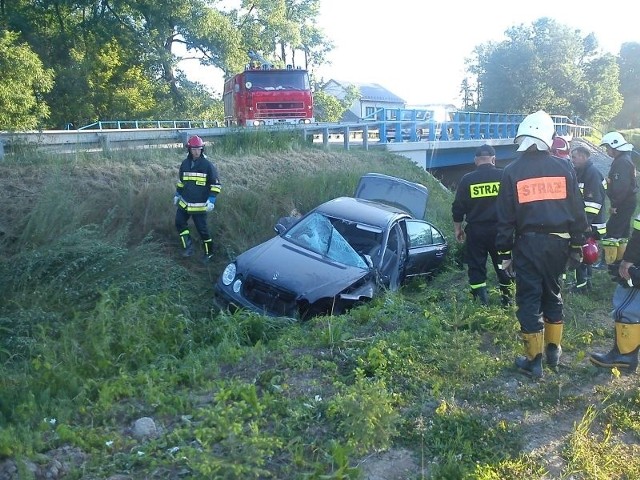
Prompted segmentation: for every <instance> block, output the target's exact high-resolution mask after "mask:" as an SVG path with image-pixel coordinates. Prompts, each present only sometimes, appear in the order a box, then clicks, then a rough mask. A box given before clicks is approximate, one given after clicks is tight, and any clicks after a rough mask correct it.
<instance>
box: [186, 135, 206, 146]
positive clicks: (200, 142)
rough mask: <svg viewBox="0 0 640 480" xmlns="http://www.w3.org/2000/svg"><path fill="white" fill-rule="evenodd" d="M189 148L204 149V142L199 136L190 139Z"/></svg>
mask: <svg viewBox="0 0 640 480" xmlns="http://www.w3.org/2000/svg"><path fill="white" fill-rule="evenodd" d="M187 148H204V140H202V139H201V138H200V137H199V136H198V135H194V136H193V137H189V140H187Z"/></svg>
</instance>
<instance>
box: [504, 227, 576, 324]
mask: <svg viewBox="0 0 640 480" xmlns="http://www.w3.org/2000/svg"><path fill="white" fill-rule="evenodd" d="M568 259H569V240H568V239H565V238H561V237H559V236H557V235H550V234H543V233H533V232H532V233H525V234H522V235H518V236H517V238H516V242H515V246H514V249H513V268H514V270H515V272H516V305H517V306H518V309H517V311H516V316H517V318H518V321H519V322H520V328H521V330H522V332H524V333H536V332H540V331H542V330H543V329H544V319H547V321H548V322H550V323H562V321H563V320H564V314H563V303H562V297H561V295H560V277H561V276H562V274H563V273H564V271H565V266H566V265H567V261H568Z"/></svg>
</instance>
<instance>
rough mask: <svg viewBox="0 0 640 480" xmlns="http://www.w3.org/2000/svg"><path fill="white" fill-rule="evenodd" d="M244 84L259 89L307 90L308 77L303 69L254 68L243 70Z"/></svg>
mask: <svg viewBox="0 0 640 480" xmlns="http://www.w3.org/2000/svg"><path fill="white" fill-rule="evenodd" d="M248 82H251V83H249V85H250V86H249V85H247V83H248ZM245 85H246V86H247V88H251V89H260V90H309V77H308V76H307V72H306V71H304V70H256V71H253V72H245Z"/></svg>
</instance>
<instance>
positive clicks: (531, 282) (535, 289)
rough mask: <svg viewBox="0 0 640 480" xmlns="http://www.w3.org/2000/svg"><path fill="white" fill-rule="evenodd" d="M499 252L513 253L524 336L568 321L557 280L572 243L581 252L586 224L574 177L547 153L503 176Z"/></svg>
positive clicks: (529, 156)
mask: <svg viewBox="0 0 640 480" xmlns="http://www.w3.org/2000/svg"><path fill="white" fill-rule="evenodd" d="M496 207H497V215H498V223H497V228H498V233H497V237H496V247H497V249H498V251H500V252H503V253H507V252H508V253H510V252H511V251H513V267H514V270H515V272H516V303H517V305H518V310H517V313H516V315H517V317H518V321H519V322H520V326H521V329H522V332H523V333H537V332H541V331H543V329H544V322H545V320H546V321H547V322H549V323H562V322H563V320H564V315H563V308H562V307H563V305H562V297H561V296H560V284H559V278H560V276H561V275H562V273H563V272H564V269H565V266H566V264H567V261H568V259H569V248H570V242H571V244H573V245H577V246H581V245H582V242H583V237H584V235H583V234H584V232H585V230H586V229H587V219H586V216H585V212H584V203H583V201H582V196H581V195H580V190H579V188H578V183H577V181H576V177H575V172H574V171H573V168H572V167H571V165H570V164H569V162H567V161H566V160H560V159H558V158H555V157H552V156H551V155H550V153H549V152H548V151H537V150H534V151H525V152H524V153H523V154H522V156H521V157H520V158H518V159H517V160H515V161H513V162H512V163H510V164H509V165H508V166H507V167H506V168H505V169H504V172H503V175H502V181H501V183H500V193H499V194H498V199H497V203H496Z"/></svg>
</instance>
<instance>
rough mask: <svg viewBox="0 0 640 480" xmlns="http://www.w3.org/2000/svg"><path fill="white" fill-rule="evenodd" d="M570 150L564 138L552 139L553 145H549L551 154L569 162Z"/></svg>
mask: <svg viewBox="0 0 640 480" xmlns="http://www.w3.org/2000/svg"><path fill="white" fill-rule="evenodd" d="M570 150H571V149H570V148H569V142H567V141H566V140H565V139H564V138H562V137H554V138H553V143H552V144H551V153H552V154H553V155H554V156H556V157H558V158H562V159H564V160H570V159H571V154H570Z"/></svg>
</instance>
